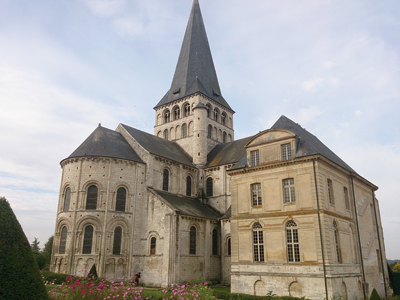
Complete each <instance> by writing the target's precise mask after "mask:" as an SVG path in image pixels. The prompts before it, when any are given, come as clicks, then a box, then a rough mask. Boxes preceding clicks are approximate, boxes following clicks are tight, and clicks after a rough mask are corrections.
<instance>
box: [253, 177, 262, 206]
mask: <svg viewBox="0 0 400 300" xmlns="http://www.w3.org/2000/svg"><path fill="white" fill-rule="evenodd" d="M251 199H252V206H261V205H262V199H261V183H254V184H252V185H251Z"/></svg>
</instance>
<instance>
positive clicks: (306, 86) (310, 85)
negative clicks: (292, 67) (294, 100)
mask: <svg viewBox="0 0 400 300" xmlns="http://www.w3.org/2000/svg"><path fill="white" fill-rule="evenodd" d="M323 81H324V79H323V78H320V77H318V78H315V79H311V80H307V81H303V83H302V88H303V90H305V91H306V92H314V91H315V90H316V87H317V86H318V85H320V84H321V83H322V82H323Z"/></svg>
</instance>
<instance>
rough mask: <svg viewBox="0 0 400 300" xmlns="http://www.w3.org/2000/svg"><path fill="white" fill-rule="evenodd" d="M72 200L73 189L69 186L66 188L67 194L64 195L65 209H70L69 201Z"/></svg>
mask: <svg viewBox="0 0 400 300" xmlns="http://www.w3.org/2000/svg"><path fill="white" fill-rule="evenodd" d="M70 200H71V189H70V188H67V189H66V190H65V196H64V208H63V210H64V211H68V210H69V202H70Z"/></svg>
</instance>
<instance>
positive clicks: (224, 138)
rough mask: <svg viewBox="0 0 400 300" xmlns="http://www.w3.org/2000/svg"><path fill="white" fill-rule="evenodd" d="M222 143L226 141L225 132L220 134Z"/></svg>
mask: <svg viewBox="0 0 400 300" xmlns="http://www.w3.org/2000/svg"><path fill="white" fill-rule="evenodd" d="M222 143H226V132H225V131H224V133H223V134H222Z"/></svg>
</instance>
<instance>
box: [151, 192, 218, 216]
mask: <svg viewBox="0 0 400 300" xmlns="http://www.w3.org/2000/svg"><path fill="white" fill-rule="evenodd" d="M149 190H151V191H152V192H153V193H155V194H157V195H158V196H159V197H161V198H162V199H164V200H165V201H166V202H168V203H169V204H170V205H171V206H172V207H173V208H174V209H175V210H177V211H178V212H179V213H180V214H182V215H186V216H193V217H199V218H205V219H215V220H217V219H219V218H220V217H221V216H220V215H219V214H218V213H217V212H216V211H215V210H214V209H212V208H211V207H210V206H209V205H207V204H203V203H201V202H200V201H199V200H196V199H194V198H191V197H186V196H181V195H176V194H172V193H168V192H165V191H158V190H154V189H152V188H149Z"/></svg>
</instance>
